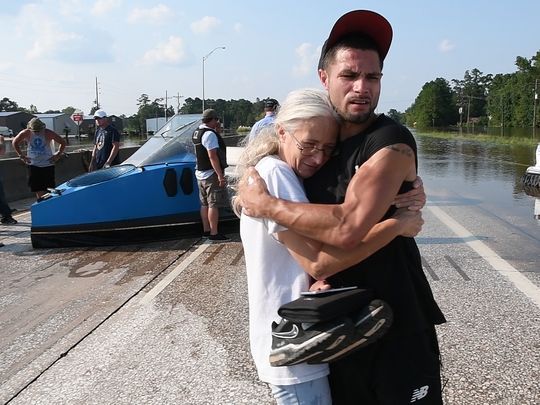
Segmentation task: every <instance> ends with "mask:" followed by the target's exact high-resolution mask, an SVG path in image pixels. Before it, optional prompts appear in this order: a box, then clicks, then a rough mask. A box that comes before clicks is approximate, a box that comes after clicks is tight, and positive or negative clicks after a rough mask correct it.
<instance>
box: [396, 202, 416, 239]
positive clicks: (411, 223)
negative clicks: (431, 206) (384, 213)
mask: <svg viewBox="0 0 540 405" xmlns="http://www.w3.org/2000/svg"><path fill="white" fill-rule="evenodd" d="M392 218H394V219H396V220H397V221H398V222H399V224H400V226H401V232H400V235H401V236H406V237H408V238H414V237H415V236H416V235H418V234H419V233H420V231H421V230H422V225H424V220H423V219H422V213H421V212H420V211H409V210H408V209H406V208H402V209H399V210H397V211H396V213H395V214H394V215H393V216H392Z"/></svg>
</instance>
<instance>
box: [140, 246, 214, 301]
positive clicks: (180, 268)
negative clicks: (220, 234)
mask: <svg viewBox="0 0 540 405" xmlns="http://www.w3.org/2000/svg"><path fill="white" fill-rule="evenodd" d="M211 245H212V242H211V241H210V240H205V241H204V242H203V243H202V244H201V246H199V247H198V248H197V249H196V250H195V251H194V252H193V253H191V254H190V255H189V256H188V257H187V258H186V259H184V260H183V261H182V262H181V263H180V264H179V265H178V266H176V268H175V269H174V270H173V271H171V272H170V273H169V274H167V276H165V277H164V278H163V280H161V281H160V282H159V283H157V284H156V285H155V287H154V288H152V289H151V290H150V291H148V292H147V293H146V295H145V296H144V297H142V298H141V300H140V301H139V305H147V304H148V303H149V302H150V301H152V300H153V299H154V298H155V297H156V295H158V294H159V293H160V292H161V291H163V290H164V289H165V287H167V286H168V285H169V284H170V283H171V282H172V281H173V280H174V279H175V278H176V277H178V275H180V273H182V272H183V271H184V270H185V269H186V267H187V266H189V265H190V264H191V263H193V261H194V260H195V259H196V258H197V257H199V256H200V255H201V253H203V252H204V251H205V250H206V249H207V248H208V246H211Z"/></svg>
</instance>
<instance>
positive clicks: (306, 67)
mask: <svg viewBox="0 0 540 405" xmlns="http://www.w3.org/2000/svg"><path fill="white" fill-rule="evenodd" d="M294 52H295V53H296V57H297V64H296V65H294V66H293V74H294V76H296V77H302V76H307V75H311V74H313V71H314V69H315V66H316V64H317V61H318V57H319V53H320V49H319V48H317V47H314V46H313V45H311V44H309V43H303V44H301V45H300V46H298V47H297V48H296V49H295V50H294Z"/></svg>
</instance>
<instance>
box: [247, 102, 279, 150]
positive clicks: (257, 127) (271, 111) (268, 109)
mask: <svg viewBox="0 0 540 405" xmlns="http://www.w3.org/2000/svg"><path fill="white" fill-rule="evenodd" d="M278 107H279V103H278V102H277V100H275V99H273V98H267V99H266V100H264V117H263V118H262V119H260V120H259V121H257V122H256V123H255V124H253V126H252V127H251V131H250V132H249V135H248V142H249V141H251V140H253V138H255V137H256V136H257V134H258V133H259V132H261V129H263V128H264V127H266V126H268V125H272V124H273V123H274V120H275V119H276V111H277V109H278Z"/></svg>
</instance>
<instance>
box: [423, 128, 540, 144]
mask: <svg viewBox="0 0 540 405" xmlns="http://www.w3.org/2000/svg"><path fill="white" fill-rule="evenodd" d="M415 134H416V135H417V136H425V137H430V138H441V139H460V140H466V141H478V142H486V143H495V144H500V145H524V146H536V145H537V144H538V143H539V141H538V140H537V139H533V138H531V137H529V138H526V137H518V136H496V135H486V134H469V133H466V132H462V133H459V132H443V131H429V132H428V131H419V130H416V131H415Z"/></svg>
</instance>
